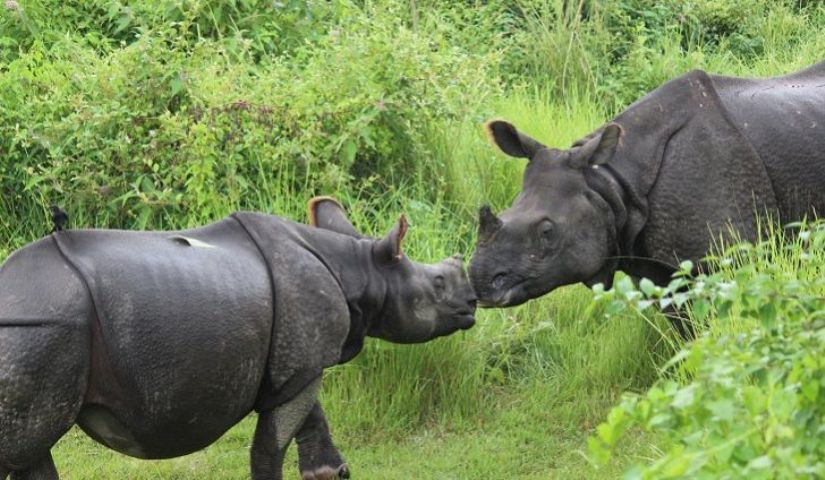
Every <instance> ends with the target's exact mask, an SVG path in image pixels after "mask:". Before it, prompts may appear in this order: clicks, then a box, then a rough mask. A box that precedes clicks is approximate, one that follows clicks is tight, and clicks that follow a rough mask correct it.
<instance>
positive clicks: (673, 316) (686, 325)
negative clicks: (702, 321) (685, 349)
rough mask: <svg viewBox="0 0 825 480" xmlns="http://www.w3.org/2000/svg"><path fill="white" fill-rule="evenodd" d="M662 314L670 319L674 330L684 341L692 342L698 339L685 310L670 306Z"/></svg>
mask: <svg viewBox="0 0 825 480" xmlns="http://www.w3.org/2000/svg"><path fill="white" fill-rule="evenodd" d="M662 314H663V315H664V316H665V317H666V318H667V319H668V321H669V322H670V325H671V326H672V327H673V329H674V330H676V332H677V333H679V336H680V337H681V338H682V340H685V341H690V340H693V339H694V338H696V330H695V327H694V326H693V322H691V321H690V318H688V316H687V312H686V311H685V310H684V309H681V308H677V307H674V306H673V305H668V306H667V307H665V308H663V309H662Z"/></svg>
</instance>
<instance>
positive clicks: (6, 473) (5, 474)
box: [0, 467, 9, 480]
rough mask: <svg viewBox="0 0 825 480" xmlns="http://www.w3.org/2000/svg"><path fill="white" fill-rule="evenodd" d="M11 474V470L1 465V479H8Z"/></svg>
mask: <svg viewBox="0 0 825 480" xmlns="http://www.w3.org/2000/svg"><path fill="white" fill-rule="evenodd" d="M8 476H9V470H6V469H5V468H3V467H0V480H6V478H8Z"/></svg>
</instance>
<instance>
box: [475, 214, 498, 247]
mask: <svg viewBox="0 0 825 480" xmlns="http://www.w3.org/2000/svg"><path fill="white" fill-rule="evenodd" d="M501 225H502V222H501V219H500V218H498V217H497V216H496V214H495V213H493V209H491V208H490V206H489V205H484V206H482V207H481V208H480V209H479V211H478V242H479V243H484V242H486V241H487V240H489V239H490V238H491V237H492V236H493V235H494V234H495V233H496V232H497V231H498V230H499V229H500V228H501Z"/></svg>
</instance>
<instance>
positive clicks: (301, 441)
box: [295, 402, 350, 480]
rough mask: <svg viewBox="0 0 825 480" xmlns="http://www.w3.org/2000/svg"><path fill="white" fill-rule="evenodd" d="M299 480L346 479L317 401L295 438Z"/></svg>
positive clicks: (342, 460)
mask: <svg viewBox="0 0 825 480" xmlns="http://www.w3.org/2000/svg"><path fill="white" fill-rule="evenodd" d="M295 439H296V440H297V441H298V468H299V469H300V470H301V478H302V480H334V479H338V478H349V477H350V473H349V468H348V467H347V464H346V463H344V459H343V458H342V457H341V453H340V452H339V451H338V449H337V448H336V447H335V444H334V443H333V442H332V436H331V435H330V433H329V426H328V425H327V421H326V418H325V417H324V411H323V410H321V405H320V404H318V403H317V402H316V403H315V406H314V407H313V408H312V411H311V412H310V413H309V415H308V416H307V418H306V420H304V424H303V425H302V426H301V429H300V430H299V431H298V434H297V435H296V436H295Z"/></svg>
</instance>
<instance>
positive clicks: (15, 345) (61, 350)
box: [0, 243, 92, 480]
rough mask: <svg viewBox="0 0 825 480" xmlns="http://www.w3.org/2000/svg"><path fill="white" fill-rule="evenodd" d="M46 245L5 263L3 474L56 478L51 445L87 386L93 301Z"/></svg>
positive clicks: (0, 280)
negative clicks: (6, 472) (91, 301)
mask: <svg viewBox="0 0 825 480" xmlns="http://www.w3.org/2000/svg"><path fill="white" fill-rule="evenodd" d="M48 247H49V244H48V243H39V244H35V246H34V248H29V247H26V248H25V249H23V250H22V251H18V252H17V253H16V254H13V255H12V257H10V259H9V260H8V261H7V263H6V264H4V265H3V267H2V268H0V465H2V467H0V472H2V470H3V469H5V470H7V471H8V473H10V474H11V478H12V479H14V480H18V479H41V478H44V479H52V478H57V474H56V473H55V472H54V464H53V463H52V460H51V454H50V450H51V448H52V446H53V445H54V444H55V443H56V442H57V441H58V440H59V439H60V437H62V436H63V435H64V434H65V433H66V432H67V431H68V430H69V429H70V428H71V427H72V425H73V424H74V423H75V419H76V418H77V415H78V413H79V412H80V409H81V406H82V404H83V398H84V396H85V394H86V386H87V384H88V377H89V358H90V357H89V351H90V350H89V349H90V344H89V342H90V335H89V324H90V319H91V318H92V317H91V315H92V309H91V303H90V301H89V298H88V293H87V291H86V289H85V287H84V285H83V284H82V282H81V281H80V280H79V278H78V277H77V276H76V275H75V274H74V273H73V272H72V270H71V269H69V268H68V267H67V266H66V265H65V263H63V261H62V259H61V258H60V257H59V256H58V255H57V253H56V252H55V251H54V249H51V248H48ZM4 473H5V472H4ZM0 478H2V475H0Z"/></svg>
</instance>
